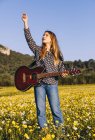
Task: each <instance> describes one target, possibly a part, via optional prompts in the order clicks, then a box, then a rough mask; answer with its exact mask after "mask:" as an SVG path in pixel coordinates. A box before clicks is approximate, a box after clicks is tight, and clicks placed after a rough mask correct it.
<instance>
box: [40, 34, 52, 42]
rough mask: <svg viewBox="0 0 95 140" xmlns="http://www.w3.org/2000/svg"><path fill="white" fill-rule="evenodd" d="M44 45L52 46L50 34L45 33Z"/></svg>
mask: <svg viewBox="0 0 95 140" xmlns="http://www.w3.org/2000/svg"><path fill="white" fill-rule="evenodd" d="M42 43H45V44H51V38H50V34H49V33H48V32H45V33H44V34H43V37H42Z"/></svg>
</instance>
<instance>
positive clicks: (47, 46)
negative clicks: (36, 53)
mask: <svg viewBox="0 0 95 140" xmlns="http://www.w3.org/2000/svg"><path fill="white" fill-rule="evenodd" d="M45 48H46V50H47V51H48V52H49V51H50V44H46V46H45Z"/></svg>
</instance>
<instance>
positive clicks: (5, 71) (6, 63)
mask: <svg viewBox="0 0 95 140" xmlns="http://www.w3.org/2000/svg"><path fill="white" fill-rule="evenodd" d="M0 48H3V49H4V50H5V49H6V47H5V46H3V45H0ZM32 61H33V56H30V55H27V54H26V55H25V54H21V53H19V52H15V51H12V50H10V55H6V54H4V53H1V52H0V85H13V84H14V74H15V71H16V69H17V68H18V67H20V66H22V65H26V66H28V65H29V64H31V62H32Z"/></svg>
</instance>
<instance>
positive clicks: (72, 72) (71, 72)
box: [69, 68, 81, 76]
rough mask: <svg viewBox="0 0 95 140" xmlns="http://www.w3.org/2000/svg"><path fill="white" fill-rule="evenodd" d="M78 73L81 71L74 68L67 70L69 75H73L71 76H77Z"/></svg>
mask: <svg viewBox="0 0 95 140" xmlns="http://www.w3.org/2000/svg"><path fill="white" fill-rule="evenodd" d="M80 73H81V71H80V70H79V69H76V68H73V69H71V70H69V74H70V75H73V76H75V75H79V74H80Z"/></svg>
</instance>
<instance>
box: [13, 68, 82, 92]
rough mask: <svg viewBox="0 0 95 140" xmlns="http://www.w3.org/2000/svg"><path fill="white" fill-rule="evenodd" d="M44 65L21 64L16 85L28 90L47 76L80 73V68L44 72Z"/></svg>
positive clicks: (16, 74) (18, 87) (20, 88)
mask: <svg viewBox="0 0 95 140" xmlns="http://www.w3.org/2000/svg"><path fill="white" fill-rule="evenodd" d="M43 71H44V68H43V67H35V68H31V69H30V68H28V67H26V66H21V67H19V68H18V69H17V70H16V73H15V86H16V88H17V89H18V90H20V91H26V90H28V89H30V88H31V87H32V86H35V85H37V84H38V83H40V81H41V79H43V78H45V77H53V76H60V75H62V73H64V74H66V75H73V76H74V75H78V74H80V70H77V69H71V70H64V71H63V72H51V73H44V72H43Z"/></svg>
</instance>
